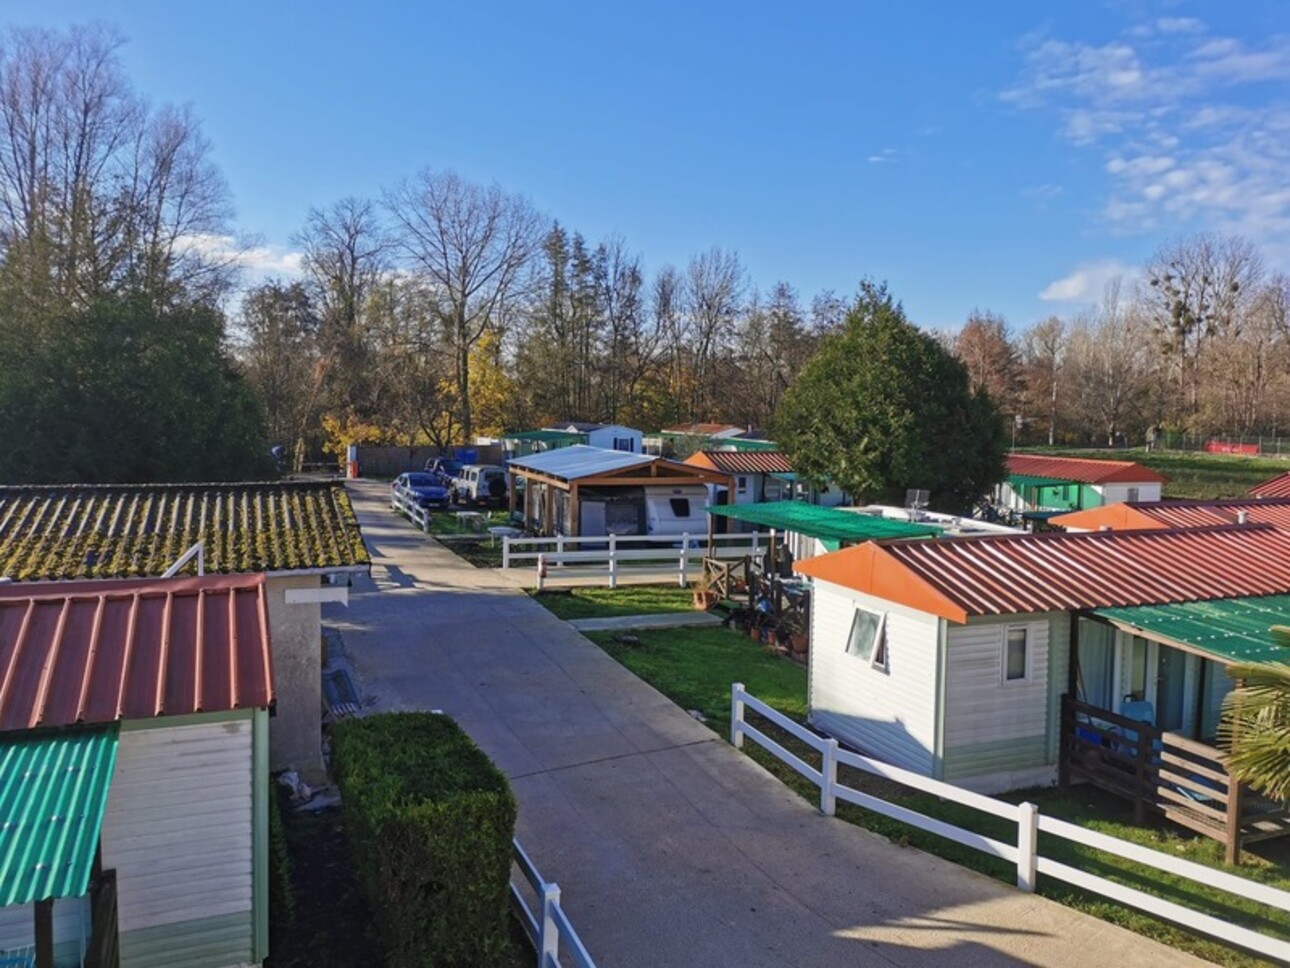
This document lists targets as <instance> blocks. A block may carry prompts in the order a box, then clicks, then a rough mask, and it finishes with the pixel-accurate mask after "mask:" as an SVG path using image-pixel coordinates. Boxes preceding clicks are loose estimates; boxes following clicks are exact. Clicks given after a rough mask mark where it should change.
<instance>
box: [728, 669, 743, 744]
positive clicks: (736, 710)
mask: <svg viewBox="0 0 1290 968" xmlns="http://www.w3.org/2000/svg"><path fill="white" fill-rule="evenodd" d="M743 727H744V684H743V683H742V682H736V683H734V684H732V685H731V686H730V745H731V746H733V747H734V748H735V749H737V750H741V749H743V748H744V728H743Z"/></svg>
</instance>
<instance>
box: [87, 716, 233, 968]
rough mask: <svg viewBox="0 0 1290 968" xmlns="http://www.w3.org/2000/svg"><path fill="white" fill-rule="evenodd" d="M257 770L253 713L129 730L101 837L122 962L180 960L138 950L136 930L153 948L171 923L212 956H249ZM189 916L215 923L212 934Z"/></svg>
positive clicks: (221, 960) (225, 959)
mask: <svg viewBox="0 0 1290 968" xmlns="http://www.w3.org/2000/svg"><path fill="white" fill-rule="evenodd" d="M251 772H252V722H251V718H250V713H248V714H247V716H246V718H239V719H234V720H222V721H216V722H207V723H199V724H194V725H183V726H165V727H155V726H153V727H150V728H142V729H130V728H128V726H127V728H125V729H123V730H122V732H121V741H120V746H119V748H118V752H117V764H116V774H115V776H114V777H113V780H112V786H111V790H110V793H109V795H108V804H107V813H106V816H105V817H104V820H103V840H102V843H103V865H104V867H107V868H115V869H116V872H117V900H118V919H119V930H120V934H121V945H122V952H123V958H122V965H123V968H125V966H128V965H149V966H151V965H153V964H158V965H162V964H168V963H171V964H173V963H176V962H174V961H171V962H166V961H164V960H163V961H161V962H154V961H153V960H151V958H145V957H139V956H133V957H132V956H131V952H132V949H134V948H137V947H138V945H135V944H134V939H135V938H138V939H142V942H144V943H146V944H147V945H148V946H149V947H150V948H152V949H155V948H156V947H157V939H158V937H159V935H164V934H165V930H164V929H167V928H169V929H171V930H172V931H173V932H174V933H175V934H176V935H178V934H180V933H182V934H183V936H184V937H185V939H186V941H185V943H186V944H187V945H190V946H191V947H193V948H201V949H202V950H204V951H205V952H207V954H208V956H209V958H210V959H211V960H209V961H208V962H207V963H209V964H212V965H220V964H224V965H234V964H240V963H243V962H247V961H250V958H251V951H252V947H253V935H252V933H251V932H252V931H253V927H252V925H253V917H252V777H251ZM185 922H204V923H206V924H210V925H211V936H210V937H202V935H201V933H200V932H194V931H192V930H191V929H186V928H183V927H181V926H182V925H183V924H184V923H185ZM243 922H244V923H245V925H246V926H247V927H246V931H247V933H246V934H245V935H244V936H242V937H238V936H236V935H235V936H233V937H230V936H229V934H228V929H229V925H230V923H232V924H240V923H243ZM132 935H133V936H134V937H132ZM162 947H163V948H164V945H163V946H162ZM161 957H163V958H164V955H162V956H161Z"/></svg>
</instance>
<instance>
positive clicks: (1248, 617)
mask: <svg viewBox="0 0 1290 968" xmlns="http://www.w3.org/2000/svg"><path fill="white" fill-rule="evenodd" d="M1094 614H1095V615H1099V616H1101V617H1103V618H1105V619H1108V620H1109V621H1112V622H1115V623H1117V624H1119V625H1124V626H1129V627H1131V628H1133V629H1136V630H1140V631H1141V633H1142V634H1143V635H1144V636H1145V637H1147V638H1155V639H1159V640H1163V641H1165V642H1177V643H1179V644H1180V645H1186V646H1190V647H1191V648H1193V649H1198V650H1200V651H1202V652H1205V653H1208V654H1209V655H1211V656H1213V657H1214V658H1215V659H1217V660H1218V661H1220V662H1224V663H1231V662H1270V661H1280V662H1290V649H1287V648H1285V647H1284V646H1281V645H1277V644H1276V642H1274V641H1273V639H1272V634H1271V631H1270V630H1271V628H1272V626H1274V625H1290V595H1264V596H1261V597H1258V598H1222V599H1216V600H1213V601H1208V602H1181V603H1178V604H1174V605H1139V606H1135V607H1130V608H1099V609H1097V610H1096V611H1095V612H1094Z"/></svg>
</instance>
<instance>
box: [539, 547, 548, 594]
mask: <svg viewBox="0 0 1290 968" xmlns="http://www.w3.org/2000/svg"><path fill="white" fill-rule="evenodd" d="M545 584H546V555H538V561H537V590H538V591H541V590H542V586H543V585H545Z"/></svg>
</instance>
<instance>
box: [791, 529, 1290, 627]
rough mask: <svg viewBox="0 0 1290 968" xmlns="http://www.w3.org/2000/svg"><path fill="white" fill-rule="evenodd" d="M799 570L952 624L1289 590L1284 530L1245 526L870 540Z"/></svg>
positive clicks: (1289, 552)
mask: <svg viewBox="0 0 1290 968" xmlns="http://www.w3.org/2000/svg"><path fill="white" fill-rule="evenodd" d="M796 568H797V570H798V571H799V572H801V573H802V574H804V575H811V576H813V577H816V578H819V579H822V580H824V581H829V582H833V583H834V584H838V585H844V586H846V587H848V588H854V589H856V590H857V591H862V592H865V593H867V594H871V595H874V596H876V597H878V598H885V599H887V600H888V601H892V602H899V603H901V604H904V605H908V606H909V607H911V608H915V609H918V610H920V611H924V612H930V613H932V614H933V615H939V616H941V617H942V618H945V619H948V620H950V621H954V622H966V621H967V619H968V617H969V616H972V615H1014V614H1034V613H1041V612H1060V611H1071V610H1075V609H1085V608H1090V609H1091V608H1111V607H1120V606H1128V605H1159V604H1164V603H1168V602H1190V601H1205V600H1210V599H1218V598H1239V597H1246V596H1256V595H1283V594H1290V533H1287V532H1285V531H1280V530H1278V529H1276V528H1271V527H1265V526H1259V525H1245V526H1234V527H1218V528H1189V529H1180V530H1164V531H1091V532H1085V533H1080V534H1073V533H1068V532H1050V533H1047V534H1019V535H1004V536H997V537H986V536H981V537H964V538H946V539H941V540H938V541H904V542H892V543H881V544H880V543H876V542H869V543H866V544H863V545H860V546H859V547H856V548H846V549H844V550H842V551H839V552H837V553H835V554H831V555H822V556H821V557H818V558H812V559H810V560H808V561H804V562H800V563H799V564H798V565H797V566H796Z"/></svg>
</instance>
